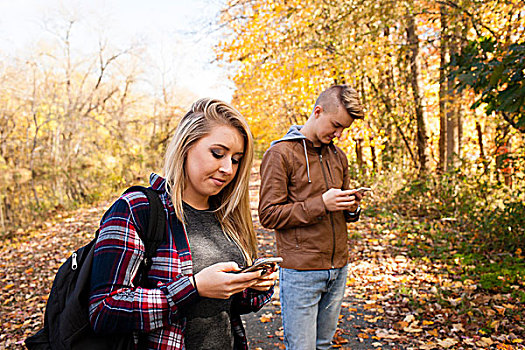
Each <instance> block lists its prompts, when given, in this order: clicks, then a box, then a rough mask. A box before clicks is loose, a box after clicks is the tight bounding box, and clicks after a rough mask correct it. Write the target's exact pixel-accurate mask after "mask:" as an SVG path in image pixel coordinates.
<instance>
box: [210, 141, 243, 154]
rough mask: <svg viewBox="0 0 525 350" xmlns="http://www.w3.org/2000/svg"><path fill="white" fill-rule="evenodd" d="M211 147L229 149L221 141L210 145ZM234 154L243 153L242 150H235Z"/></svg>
mask: <svg viewBox="0 0 525 350" xmlns="http://www.w3.org/2000/svg"><path fill="white" fill-rule="evenodd" d="M211 147H221V148H224V149H225V150H226V151H229V150H230V147H228V146H226V145H223V144H222V143H214V144H212V145H211ZM235 154H241V155H244V152H237V153H235Z"/></svg>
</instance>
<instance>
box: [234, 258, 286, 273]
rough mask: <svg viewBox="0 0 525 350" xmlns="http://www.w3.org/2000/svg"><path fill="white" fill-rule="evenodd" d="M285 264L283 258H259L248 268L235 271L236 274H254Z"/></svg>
mask: <svg viewBox="0 0 525 350" xmlns="http://www.w3.org/2000/svg"><path fill="white" fill-rule="evenodd" d="M282 262H283V258H281V257H280V256H276V257H271V258H259V259H257V260H255V261H254V262H253V264H252V265H250V266H247V267H245V268H243V269H241V270H240V271H234V272H235V273H242V272H253V271H257V270H263V269H269V268H271V267H273V266H274V265H275V264H280V263H282Z"/></svg>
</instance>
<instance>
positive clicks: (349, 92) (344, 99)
mask: <svg viewBox="0 0 525 350" xmlns="http://www.w3.org/2000/svg"><path fill="white" fill-rule="evenodd" d="M317 105H321V106H323V108H324V109H325V110H326V111H334V110H335V109H337V106H338V105H342V106H343V107H344V108H345V109H346V112H347V113H348V115H350V117H352V119H363V118H364V116H365V113H364V111H363V106H362V105H361V101H360V100H359V94H358V93H357V91H356V90H355V89H354V88H352V87H350V86H348V85H333V86H330V87H329V88H328V89H326V90H324V91H323V92H321V94H320V95H319V97H318V98H317V100H316V101H315V106H317ZM315 106H314V108H315Z"/></svg>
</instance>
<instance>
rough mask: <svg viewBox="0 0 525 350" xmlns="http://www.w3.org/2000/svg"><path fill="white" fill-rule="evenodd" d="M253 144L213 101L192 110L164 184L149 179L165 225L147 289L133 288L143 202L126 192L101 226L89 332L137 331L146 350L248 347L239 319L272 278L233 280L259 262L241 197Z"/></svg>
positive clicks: (245, 196)
mask: <svg viewBox="0 0 525 350" xmlns="http://www.w3.org/2000/svg"><path fill="white" fill-rule="evenodd" d="M252 146H253V139H252V136H251V133H250V130H249V128H248V125H247V123H246V121H245V120H244V118H243V117H242V116H241V114H240V113H239V112H238V111H237V110H235V109H234V108H233V107H231V106H229V105H228V104H226V103H224V102H221V101H218V100H213V99H201V100H198V101H197V102H195V103H194V104H193V106H192V108H191V110H190V111H189V112H188V113H187V114H186V115H185V116H184V117H183V118H182V119H181V121H180V123H179V125H178V127H177V129H176V131H175V134H174V136H173V139H172V140H171V143H170V145H169V147H168V149H167V152H166V156H165V164H164V176H165V178H162V177H160V176H158V175H156V174H152V175H151V178H150V183H151V187H152V188H153V189H154V190H156V191H157V192H158V193H159V196H160V198H161V200H162V202H163V204H164V210H165V212H166V218H167V222H168V225H167V227H166V239H165V242H163V243H162V244H161V245H160V246H159V248H158V249H157V254H156V256H155V257H154V258H153V262H152V266H151V269H150V271H149V274H148V283H149V286H148V288H146V287H143V286H134V285H133V280H134V277H135V275H136V274H137V271H138V269H139V265H140V263H141V260H142V257H143V256H144V244H143V241H142V240H141V236H140V235H141V234H142V232H143V230H145V228H146V227H147V225H148V220H149V217H148V213H149V210H148V206H147V203H148V201H147V198H146V197H145V195H144V194H142V193H141V192H131V193H128V194H125V195H123V196H122V197H121V198H120V199H119V200H118V201H117V202H115V203H114V204H113V206H112V207H111V209H110V210H108V212H107V213H106V214H105V215H104V218H103V219H102V223H101V229H100V233H99V238H98V241H97V245H96V250H95V256H94V261H93V273H92V278H91V293H90V319H91V324H92V326H93V329H94V330H95V332H97V333H105V334H112V333H122V332H130V331H135V332H136V333H137V334H142V335H141V336H140V337H141V344H144V343H145V346H144V348H146V349H183V348H185V349H189V350H191V349H246V348H247V342H246V336H245V333H244V329H243V326H242V322H241V319H240V314H241V313H247V312H251V311H257V310H258V309H260V308H261V307H262V306H263V305H264V304H265V303H267V302H268V301H269V300H270V297H271V295H272V293H273V285H274V283H275V280H276V278H277V273H276V272H275V271H274V270H272V271H269V272H268V273H266V274H264V275H261V272H260V271H255V272H246V273H237V274H236V273H231V272H233V271H238V270H239V266H245V265H249V264H251V263H252V261H253V260H254V258H255V257H256V255H257V247H256V244H257V241H256V237H255V232H254V229H253V226H252V220H251V213H250V206H249V192H248V184H249V176H250V171H251V165H252V159H253V147H252ZM144 338H145V339H146V341H145V342H144V343H142V341H143V340H142V339H144ZM137 339H138V336H137Z"/></svg>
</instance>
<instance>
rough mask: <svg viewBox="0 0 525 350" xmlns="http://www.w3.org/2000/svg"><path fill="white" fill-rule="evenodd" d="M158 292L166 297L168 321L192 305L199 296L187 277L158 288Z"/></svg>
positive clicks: (180, 277)
mask: <svg viewBox="0 0 525 350" xmlns="http://www.w3.org/2000/svg"><path fill="white" fill-rule="evenodd" d="M160 290H161V291H162V292H163V293H164V295H166V299H167V300H168V305H169V307H170V309H171V312H170V313H171V316H170V319H171V320H172V321H173V317H175V316H176V315H178V314H179V313H180V312H182V311H183V310H184V308H186V307H188V306H189V305H191V304H192V303H194V302H195V301H196V300H197V299H198V297H199V294H198V293H197V290H196V289H195V287H193V284H191V282H190V278H189V277H188V276H179V278H177V279H176V280H175V281H173V282H171V283H168V284H164V285H161V286H160Z"/></svg>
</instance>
